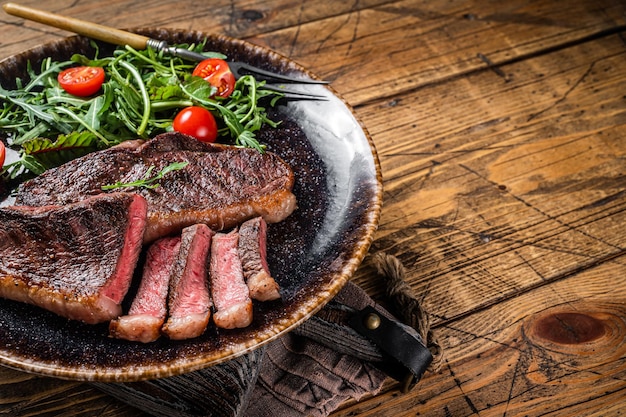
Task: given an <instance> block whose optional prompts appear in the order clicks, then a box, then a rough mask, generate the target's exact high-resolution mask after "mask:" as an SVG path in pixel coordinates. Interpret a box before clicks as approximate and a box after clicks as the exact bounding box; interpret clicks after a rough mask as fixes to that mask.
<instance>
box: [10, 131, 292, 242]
mask: <svg viewBox="0 0 626 417" xmlns="http://www.w3.org/2000/svg"><path fill="white" fill-rule="evenodd" d="M182 161H187V162H189V164H188V165H187V166H186V167H185V168H184V169H181V170H177V171H172V172H170V173H168V174H167V175H166V176H165V177H164V178H163V179H162V180H161V181H160V186H159V187H157V188H155V189H147V188H139V187H130V188H125V189H123V190H128V191H130V192H133V193H138V194H140V195H142V196H143V197H145V199H146V200H147V201H148V226H147V230H146V235H145V241H147V242H149V241H152V240H155V239H156V238H158V237H162V236H165V235H168V234H170V233H174V232H178V231H180V230H181V229H182V228H184V227H186V226H189V225H192V224H196V223H205V224H207V225H209V227H211V228H212V229H213V230H222V229H228V228H231V227H234V226H236V225H238V224H239V223H241V222H243V221H245V220H247V219H249V218H252V217H255V216H262V217H263V218H264V219H265V220H266V221H267V222H270V223H272V222H278V221H281V220H283V219H284V218H285V217H287V216H288V215H289V214H291V212H292V211H293V210H294V208H295V196H294V195H293V194H292V193H291V189H292V187H293V182H294V176H293V172H292V170H291V168H290V167H289V166H288V165H287V164H286V163H285V162H284V161H283V160H282V159H280V158H279V157H278V156H276V155H275V154H272V153H269V152H267V153H264V154H261V153H259V152H258V151H256V150H253V149H246V148H238V147H232V146H224V145H217V144H207V143H202V142H199V141H197V140H196V139H193V138H191V137H189V136H185V135H182V134H179V133H165V134H162V135H159V136H157V137H155V138H154V139H152V140H150V141H147V142H145V143H142V142H141V141H130V142H126V143H124V144H123V146H118V147H114V148H110V149H106V150H104V151H100V152H94V153H92V154H89V155H86V156H84V157H82V158H78V159H75V160H72V161H70V162H68V163H66V164H64V165H62V166H60V167H58V168H55V169H51V170H48V171H46V172H44V173H43V174H42V175H40V176H39V177H37V178H34V179H32V180H30V181H27V182H25V183H23V184H22V185H21V186H20V188H19V190H18V195H17V197H16V204H21V205H31V206H41V205H49V204H55V205H63V204H68V203H72V202H75V201H80V200H82V199H84V198H85V197H86V196H91V195H94V194H100V193H102V190H101V187H102V186H103V185H108V184H114V183H116V182H118V181H119V182H122V183H128V182H132V181H136V180H139V179H142V178H143V177H144V175H145V174H146V172H147V170H148V169H149V167H150V166H154V169H153V171H152V172H153V173H157V172H159V171H160V170H162V169H163V168H164V167H166V166H168V165H170V164H171V163H173V162H182Z"/></svg>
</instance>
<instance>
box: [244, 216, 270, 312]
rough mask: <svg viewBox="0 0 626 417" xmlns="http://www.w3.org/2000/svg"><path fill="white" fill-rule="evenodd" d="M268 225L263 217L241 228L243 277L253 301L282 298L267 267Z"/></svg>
mask: <svg viewBox="0 0 626 417" xmlns="http://www.w3.org/2000/svg"><path fill="white" fill-rule="evenodd" d="M266 233H267V224H266V223H265V220H263V218H262V217H255V218H254V219H250V220H247V221H245V222H244V223H243V224H242V225H241V226H240V227H239V245H238V253H239V258H240V259H241V266H242V268H243V276H244V278H245V280H246V284H247V285H248V289H249V290H250V297H251V298H252V299H253V300H259V301H270V300H276V299H278V298H280V292H279V291H278V290H279V287H278V284H277V283H276V281H275V280H274V278H272V275H271V274H270V270H269V267H268V266H267V260H266V254H267V246H266Z"/></svg>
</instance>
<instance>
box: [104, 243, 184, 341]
mask: <svg viewBox="0 0 626 417" xmlns="http://www.w3.org/2000/svg"><path fill="white" fill-rule="evenodd" d="M179 248H180V238H179V237H166V238H162V239H159V240H157V241H156V242H154V243H153V244H152V245H151V246H150V248H149V249H148V252H147V254H146V262H145V264H144V267H143V274H142V277H141V282H140V283H139V289H138V290H137V295H136V296H135V299H134V300H133V303H132V305H131V306H130V309H129V310H128V314H127V315H125V316H121V317H119V318H117V319H115V320H112V321H111V323H110V324H109V333H110V334H111V336H113V337H116V338H118V339H126V340H136V341H139V342H143V343H148V342H153V341H155V340H157V339H158V338H159V336H160V335H161V327H162V326H163V322H164V321H165V317H166V315H167V291H168V287H169V282H170V274H171V272H172V269H173V265H174V260H175V259H176V256H177V255H178V250H179Z"/></svg>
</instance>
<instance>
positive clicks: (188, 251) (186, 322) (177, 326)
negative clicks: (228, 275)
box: [162, 224, 213, 340]
mask: <svg viewBox="0 0 626 417" xmlns="http://www.w3.org/2000/svg"><path fill="white" fill-rule="evenodd" d="M212 235H213V232H212V231H211V230H210V229H209V228H208V227H207V226H206V225H204V224H196V225H193V226H189V227H186V228H185V229H183V232H182V236H181V242H180V248H179V250H178V253H177V255H176V259H175V262H174V266H173V269H172V273H171V275H170V285H169V294H168V302H167V304H168V308H169V317H168V319H167V321H166V322H165V324H164V326H163V329H162V330H163V333H165V334H166V335H167V336H168V337H169V338H170V339H177V340H179V339H189V338H192V337H197V336H200V335H201V334H202V333H203V332H204V330H205V329H206V326H207V324H208V323H209V319H210V317H211V299H210V296H209V289H208V282H207V259H208V256H209V250H210V247H211V237H212Z"/></svg>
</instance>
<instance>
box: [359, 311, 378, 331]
mask: <svg viewBox="0 0 626 417" xmlns="http://www.w3.org/2000/svg"><path fill="white" fill-rule="evenodd" d="M363 324H364V325H365V327H366V328H367V329H369V330H376V329H378V327H380V316H378V314H374V313H369V314H368V315H367V316H365V318H364V319H363Z"/></svg>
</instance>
